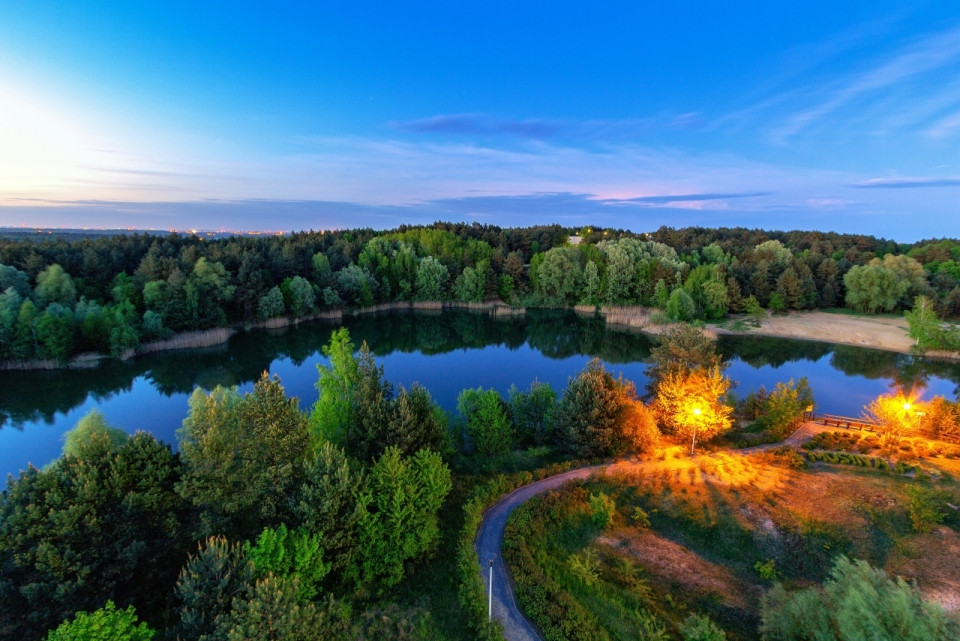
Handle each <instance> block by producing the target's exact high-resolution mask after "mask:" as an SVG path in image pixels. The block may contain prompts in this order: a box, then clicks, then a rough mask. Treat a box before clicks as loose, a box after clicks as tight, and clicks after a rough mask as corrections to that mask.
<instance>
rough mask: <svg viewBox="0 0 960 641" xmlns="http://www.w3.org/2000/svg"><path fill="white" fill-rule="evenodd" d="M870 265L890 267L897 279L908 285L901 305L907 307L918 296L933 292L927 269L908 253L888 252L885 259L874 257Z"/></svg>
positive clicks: (899, 303)
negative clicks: (894, 253) (895, 253)
mask: <svg viewBox="0 0 960 641" xmlns="http://www.w3.org/2000/svg"><path fill="white" fill-rule="evenodd" d="M869 265H871V266H877V265H882V266H883V267H884V268H885V269H889V270H890V271H892V272H893V273H894V274H896V275H897V279H898V280H899V281H900V282H901V283H902V284H905V285H906V287H905V289H904V292H903V294H901V296H900V299H899V300H898V301H897V304H898V305H899V306H901V307H907V306H909V305H910V303H911V302H913V300H914V299H915V298H916V297H917V296H924V295H927V294H929V293H930V292H931V290H930V283H929V282H928V274H927V270H926V269H924V268H923V265H921V264H920V263H919V262H918V261H917V260H915V259H914V258H911V257H910V256H907V255H906V254H899V255H897V256H894V255H893V254H887V255H885V256H884V257H883V260H880V259H879V258H874V259H873V260H871V261H870V263H869Z"/></svg>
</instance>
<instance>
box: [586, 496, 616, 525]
mask: <svg viewBox="0 0 960 641" xmlns="http://www.w3.org/2000/svg"><path fill="white" fill-rule="evenodd" d="M616 509H617V504H616V503H614V501H613V499H612V498H610V497H609V496H608V495H606V494H604V493H603V492H599V493H597V494H591V495H590V520H591V521H593V524H594V525H596V526H597V527H599V528H605V527H607V526H608V525H610V523H611V521H613V515H614V513H615V512H616Z"/></svg>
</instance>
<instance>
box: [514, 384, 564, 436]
mask: <svg viewBox="0 0 960 641" xmlns="http://www.w3.org/2000/svg"><path fill="white" fill-rule="evenodd" d="M508 396H509V403H510V414H511V416H512V417H513V428H514V433H515V434H516V435H517V440H518V441H519V442H520V443H521V444H523V445H546V444H547V443H549V442H550V441H551V440H552V439H553V425H554V415H555V411H556V407H557V393H556V392H555V391H554V390H553V388H552V387H551V386H550V383H541V382H540V381H533V382H532V383H531V384H530V389H529V390H528V391H526V392H521V391H520V390H518V389H517V387H516V386H515V385H512V386H511V387H510V390H509V391H508Z"/></svg>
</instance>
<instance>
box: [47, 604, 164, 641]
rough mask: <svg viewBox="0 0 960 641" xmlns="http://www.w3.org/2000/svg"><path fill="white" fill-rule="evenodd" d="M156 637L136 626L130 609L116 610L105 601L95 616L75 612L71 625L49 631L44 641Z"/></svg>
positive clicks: (143, 625) (123, 640) (148, 639)
mask: <svg viewBox="0 0 960 641" xmlns="http://www.w3.org/2000/svg"><path fill="white" fill-rule="evenodd" d="M155 634H156V632H155V631H154V630H152V629H151V628H150V626H148V625H147V624H146V623H140V624H139V625H138V624H137V615H136V610H135V609H134V607H133V606H132V605H131V606H130V607H128V608H127V609H126V610H117V608H116V606H115V605H114V603H113V601H107V604H106V605H105V606H103V607H102V608H100V609H99V610H97V611H95V612H91V613H89V614H88V613H86V612H77V615H76V616H75V617H74V618H73V620H72V621H64V622H63V623H61V624H60V626H59V627H58V628H57V629H56V630H52V631H51V632H50V634H49V635H47V639H46V641H151V640H152V639H153V637H154V635H155Z"/></svg>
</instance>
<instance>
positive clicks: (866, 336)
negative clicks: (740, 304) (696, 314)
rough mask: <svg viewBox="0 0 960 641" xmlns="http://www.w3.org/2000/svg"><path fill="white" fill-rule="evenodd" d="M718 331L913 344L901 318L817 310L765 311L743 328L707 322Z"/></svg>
mask: <svg viewBox="0 0 960 641" xmlns="http://www.w3.org/2000/svg"><path fill="white" fill-rule="evenodd" d="M709 327H710V328H711V329H713V330H715V331H716V332H717V333H718V334H731V335H738V336H748V335H755V336H776V337H779V338H800V339H804V340H814V341H826V342H828V343H840V344H843V345H856V346H858V347H873V348H875V349H884V350H887V351H891V352H901V353H904V354H907V353H909V352H910V349H911V348H912V347H913V340H912V339H911V338H910V336H909V334H908V333H907V332H908V328H907V321H906V320H905V319H903V318H880V317H877V318H871V317H869V316H848V315H845V314H828V313H826V312H821V311H810V312H790V313H789V314H785V315H777V316H772V315H768V316H767V318H766V319H765V320H764V321H763V323H762V324H761V326H760V327H758V328H753V327H751V328H750V329H748V330H747V331H742V332H739V331H734V330H732V329H729V328H728V327H718V326H714V325H710V326H709Z"/></svg>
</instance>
